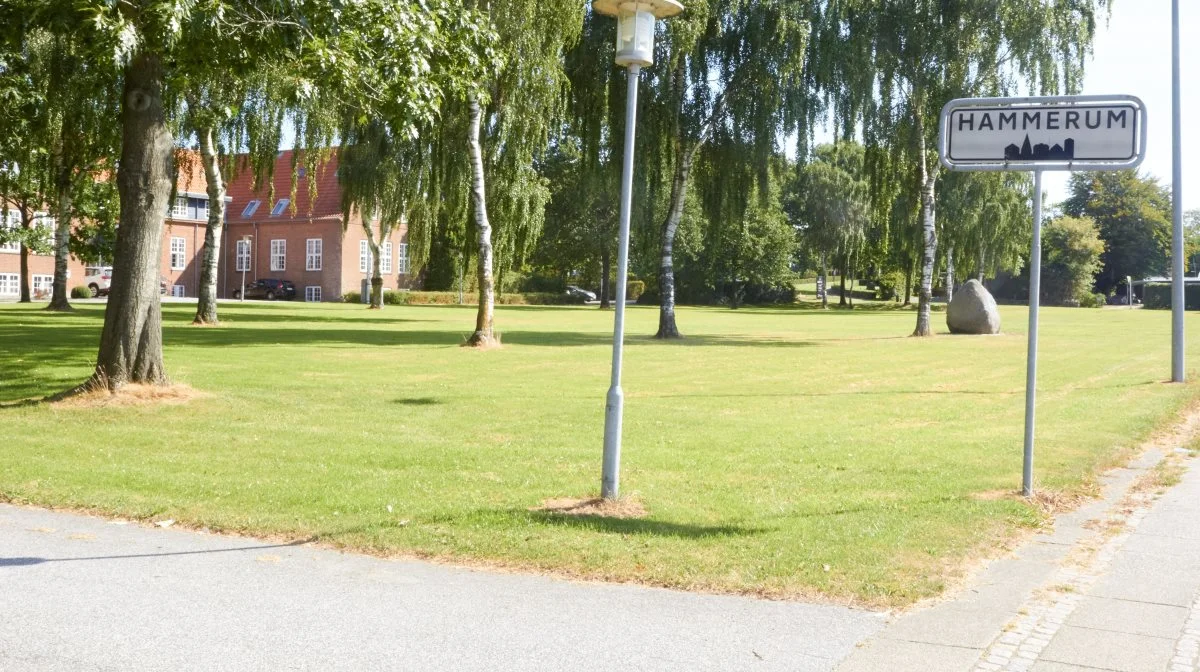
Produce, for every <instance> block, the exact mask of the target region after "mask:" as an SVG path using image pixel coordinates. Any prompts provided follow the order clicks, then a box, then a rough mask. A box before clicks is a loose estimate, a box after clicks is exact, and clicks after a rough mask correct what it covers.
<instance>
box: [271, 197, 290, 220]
mask: <svg viewBox="0 0 1200 672" xmlns="http://www.w3.org/2000/svg"><path fill="white" fill-rule="evenodd" d="M288 203H291V199H288V198H281V199H279V200H278V201H275V207H274V208H271V216H272V217H278V216H280V215H282V214H283V211H284V210H287V207H288Z"/></svg>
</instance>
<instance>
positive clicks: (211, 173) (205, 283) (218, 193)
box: [192, 128, 225, 324]
mask: <svg viewBox="0 0 1200 672" xmlns="http://www.w3.org/2000/svg"><path fill="white" fill-rule="evenodd" d="M196 135H198V136H200V158H201V160H202V161H203V162H204V179H205V180H206V181H207V182H208V225H207V226H205V227H204V256H203V257H202V261H201V264H200V288H199V292H198V294H199V297H200V299H199V301H198V302H197V303H196V317H195V319H193V320H192V324H216V323H217V321H218V320H217V262H218V260H220V258H221V228H222V227H223V226H225V180H224V178H223V177H222V175H221V166H220V164H219V163H218V162H217V148H216V146H215V144H214V143H213V130H212V129H211V128H200V129H197V130H196Z"/></svg>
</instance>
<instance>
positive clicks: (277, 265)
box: [271, 238, 287, 272]
mask: <svg viewBox="0 0 1200 672" xmlns="http://www.w3.org/2000/svg"><path fill="white" fill-rule="evenodd" d="M286 270H287V239H286V238H275V239H274V240H272V241H271V271H272V272H277V271H286Z"/></svg>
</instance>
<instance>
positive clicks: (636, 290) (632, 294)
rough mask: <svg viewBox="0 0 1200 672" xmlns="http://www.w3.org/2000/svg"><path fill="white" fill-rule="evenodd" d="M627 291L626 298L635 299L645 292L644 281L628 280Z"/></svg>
mask: <svg viewBox="0 0 1200 672" xmlns="http://www.w3.org/2000/svg"><path fill="white" fill-rule="evenodd" d="M628 292H629V296H628V297H626V298H628V299H629V300H630V301H637V300H638V299H640V298H642V295H643V294H645V293H646V283H645V282H644V281H642V280H630V281H629V287H628Z"/></svg>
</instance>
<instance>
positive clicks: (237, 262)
mask: <svg viewBox="0 0 1200 672" xmlns="http://www.w3.org/2000/svg"><path fill="white" fill-rule="evenodd" d="M233 252H234V257H233V270H235V271H237V272H238V273H243V272H245V271H249V270H250V243H249V242H248V241H245V240H236V241H234V248H233Z"/></svg>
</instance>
